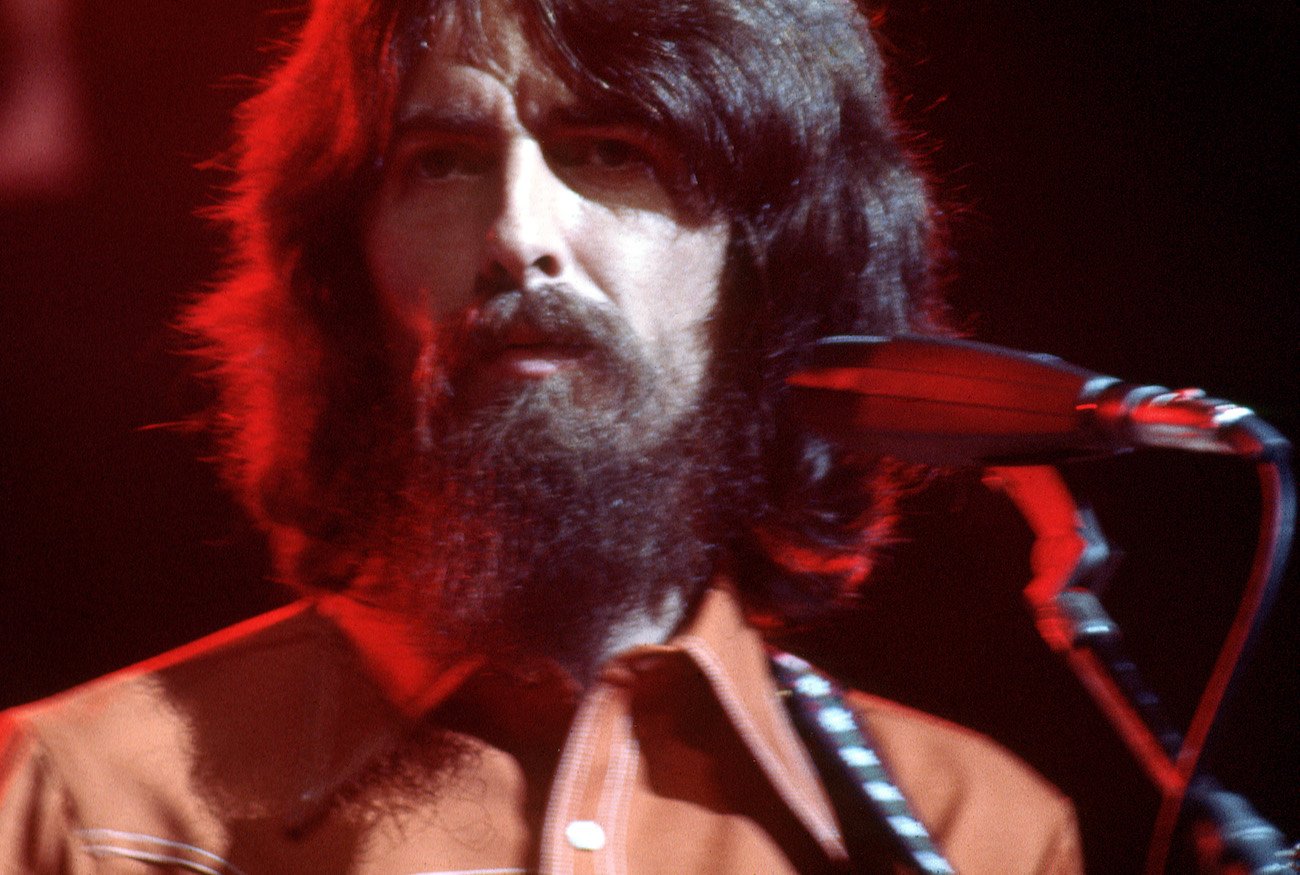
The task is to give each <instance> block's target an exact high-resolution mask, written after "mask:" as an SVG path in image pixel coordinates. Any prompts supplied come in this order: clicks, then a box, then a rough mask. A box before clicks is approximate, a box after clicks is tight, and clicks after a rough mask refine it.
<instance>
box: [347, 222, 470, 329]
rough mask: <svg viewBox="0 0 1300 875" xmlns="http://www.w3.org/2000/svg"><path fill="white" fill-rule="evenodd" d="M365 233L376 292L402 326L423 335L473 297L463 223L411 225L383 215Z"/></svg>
mask: <svg viewBox="0 0 1300 875" xmlns="http://www.w3.org/2000/svg"><path fill="white" fill-rule="evenodd" d="M377 212H378V214H377V215H375V216H374V217H372V218H371V219H370V220H368V222H367V225H366V229H365V254H366V264H367V267H368V268H369V271H370V277H371V280H372V281H373V283H374V286H375V291H376V292H377V293H378V295H379V296H380V298H381V300H382V301H383V303H384V304H385V306H386V307H387V308H388V310H389V311H390V312H391V314H392V315H393V316H394V317H396V318H397V319H398V320H400V321H401V322H402V323H403V324H406V325H407V326H408V327H410V328H412V329H414V330H421V331H424V330H427V329H428V328H429V327H430V326H431V325H432V323H434V322H437V321H438V320H439V319H440V318H441V317H443V316H445V315H447V314H449V313H453V312H457V311H458V310H459V309H460V308H462V307H464V306H466V305H467V303H468V302H469V300H470V298H471V297H472V294H473V287H474V274H473V264H474V260H473V257H472V255H473V246H472V244H473V240H472V238H471V236H470V235H469V234H468V233H467V232H465V230H464V228H463V223H457V222H445V223H436V222H429V221H424V222H411V221H405V220H404V217H403V216H402V215H401V214H394V213H392V212H385V211H383V210H382V209H381V210H379V211H377Z"/></svg>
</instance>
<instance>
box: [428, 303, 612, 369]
mask: <svg viewBox="0 0 1300 875" xmlns="http://www.w3.org/2000/svg"><path fill="white" fill-rule="evenodd" d="M631 340H632V337H631V330H630V328H629V327H628V326H627V324H626V323H625V322H624V321H623V319H622V318H621V317H620V316H619V315H618V314H617V313H615V312H614V311H613V310H612V309H611V308H607V307H602V306H600V305H599V304H597V303H595V302H593V301H590V300H588V299H586V298H583V297H582V296H581V295H580V294H579V293H578V292H577V291H576V290H574V289H573V288H572V287H570V286H568V285H566V284H562V283H551V284H546V285H538V286H530V287H528V288H524V289H518V290H512V291H508V292H502V293H498V294H496V295H493V296H492V297H491V298H490V299H489V300H488V301H486V302H485V303H484V304H483V305H482V306H479V307H476V308H473V309H471V310H470V311H469V312H468V313H467V314H466V315H465V317H464V319H462V320H461V322H460V324H459V326H457V328H456V330H455V331H454V334H453V336H452V337H450V338H448V339H447V345H446V347H445V348H446V350H447V351H448V353H449V354H450V355H449V358H450V360H451V361H450V364H451V377H452V381H453V383H454V382H455V381H456V378H457V375H458V374H462V373H463V372H464V371H466V370H468V369H472V368H473V367H474V366H475V365H477V364H481V363H483V362H486V361H488V360H490V359H491V358H492V357H493V356H496V355H499V354H500V353H502V352H504V351H505V350H507V349H510V348H511V347H519V346H533V345H538V346H540V345H547V346H565V347H574V348H580V349H582V350H584V351H585V352H586V353H587V354H588V355H592V356H595V357H596V359H597V360H598V361H597V362H595V364H597V365H598V366H599V365H600V364H601V363H602V362H601V361H599V360H602V359H603V360H604V361H603V363H604V364H606V365H616V364H618V363H619V362H620V361H623V360H625V359H626V358H627V355H628V353H629V351H630V350H631V349H633V348H634V345H632V344H631V343H630V341H631Z"/></svg>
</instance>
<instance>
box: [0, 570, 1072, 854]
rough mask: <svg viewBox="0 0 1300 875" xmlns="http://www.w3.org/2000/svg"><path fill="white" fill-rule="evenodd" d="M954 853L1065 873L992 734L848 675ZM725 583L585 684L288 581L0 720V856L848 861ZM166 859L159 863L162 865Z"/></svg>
mask: <svg viewBox="0 0 1300 875" xmlns="http://www.w3.org/2000/svg"><path fill="white" fill-rule="evenodd" d="M850 701H851V704H852V705H853V706H854V707H855V709H856V710H857V711H858V713H859V716H860V717H861V718H862V719H863V720H864V722H865V723H866V724H867V726H868V729H869V731H870V733H871V735H872V736H873V738H874V739H875V740H876V743H877V745H878V748H879V752H880V754H881V756H882V758H883V759H884V760H885V762H886V764H887V766H888V767H889V769H890V771H891V772H892V774H893V776H894V777H895V778H896V780H897V783H898V784H899V785H900V786H901V787H902V788H903V790H904V792H905V794H906V795H907V797H908V798H909V800H910V801H911V803H912V806H913V809H914V811H915V813H916V814H917V816H918V817H919V818H920V819H921V820H922V821H923V822H924V823H925V824H926V825H927V826H928V827H929V829H930V831H931V834H932V835H933V837H934V838H935V840H936V842H937V843H938V844H939V846H940V847H941V848H942V849H943V851H944V852H945V854H946V855H947V857H948V859H949V860H950V861H951V862H952V863H953V864H954V865H955V867H956V869H957V871H958V872H961V873H990V875H991V873H997V875H1014V873H1031V872H1033V873H1076V872H1081V871H1082V866H1081V863H1080V860H1079V848H1078V838H1077V833H1076V830H1075V824H1074V819H1073V813H1072V809H1071V807H1070V805H1069V803H1068V801H1067V800H1065V799H1064V798H1063V797H1062V796H1061V795H1060V794H1059V793H1057V792H1056V791H1055V790H1054V789H1053V788H1051V787H1050V786H1049V785H1047V784H1046V783H1045V782H1044V781H1043V780H1042V779H1041V778H1039V777H1038V776H1037V775H1035V774H1033V773H1032V772H1031V771H1030V770H1029V769H1028V768H1026V767H1025V766H1024V765H1023V764H1021V763H1020V762H1019V761H1018V760H1016V759H1015V758H1013V757H1012V756H1011V755H1009V754H1008V753H1006V752H1005V751H1003V750H1001V749H1000V748H998V747H997V746H996V745H994V744H993V743H991V742H989V741H988V740H986V739H984V738H982V737H980V736H977V735H975V734H973V733H970V732H967V731H965V730H962V729H960V728H957V727H954V726H952V725H950V724H947V723H944V722H942V721H938V720H935V719H933V718H929V717H926V716H923V715H919V714H917V713H916V712H913V711H910V710H908V709H904V708H902V707H900V706H897V705H894V704H891V703H888V702H884V701H882V700H879V699H874V698H870V697H866V696H859V695H854V696H853V697H852V698H851V700H850ZM845 865H846V863H845V851H844V847H843V842H842V839H841V836H840V831H839V827H838V825H837V823H836V819H835V814H834V812H833V810H832V808H831V805H830V801H829V799H828V797H827V795H826V792H825V790H824V789H823V787H822V783H821V781H820V779H819V777H818V776H817V774H816V772H815V770H814V767H813V765H812V762H811V759H810V757H809V755H808V753H807V751H806V750H805V749H804V746H803V744H802V743H801V741H800V739H799V737H798V735H797V734H796V732H795V730H794V728H793V726H792V724H791V722H790V719H789V716H788V714H787V712H786V709H785V706H784V703H783V702H782V701H781V698H780V695H779V693H778V690H777V688H776V686H775V684H774V683H773V681H772V678H771V673H770V668H769V665H768V659H767V654H766V652H765V650H764V647H763V644H762V640H761V638H760V637H759V635H758V633H757V632H756V631H754V630H753V629H752V628H751V627H749V626H748V625H747V624H746V623H745V622H744V619H743V617H742V614H741V611H740V608H739V605H738V603H737V601H736V598H735V597H734V595H733V594H732V593H731V592H730V591H729V590H728V589H727V588H725V587H719V588H715V589H712V590H710V591H709V592H708V593H707V594H706V595H705V596H704V598H703V600H702V603H701V605H700V606H699V608H698V609H697V611H696V612H695V614H694V616H693V617H692V619H691V620H690V621H689V622H688V623H687V625H686V626H685V627H684V628H683V629H682V631H681V632H680V633H679V634H678V635H676V636H674V637H673V639H672V640H670V641H669V642H668V643H667V644H665V645H662V646H655V647H643V648H637V649H635V650H632V651H629V652H627V653H625V654H622V655H621V656H619V657H618V658H616V659H614V660H612V661H611V663H610V664H609V665H608V666H606V668H605V669H604V671H603V672H602V674H601V675H600V677H599V679H598V680H597V681H596V682H595V683H593V684H592V685H591V686H590V687H589V688H588V689H587V690H586V691H585V692H584V691H579V690H577V689H576V688H574V687H573V685H571V684H567V683H566V682H565V681H564V680H563V679H562V678H560V677H559V676H558V675H547V674H545V673H540V674H538V675H537V676H535V677H530V678H526V679H524V680H522V681H520V680H519V679H516V678H507V677H504V676H501V675H499V674H497V673H494V672H492V671H491V670H489V669H485V668H483V667H482V666H480V665H478V664H474V663H463V662H462V663H453V664H448V665H432V664H426V663H422V662H420V661H419V660H413V659H412V658H411V654H410V653H409V652H407V650H406V648H405V646H404V645H403V644H402V643H401V642H400V640H396V641H395V640H394V639H393V637H392V635H391V633H390V634H388V635H385V626H384V624H383V623H382V622H379V621H376V619H375V618H374V617H373V616H371V615H369V614H368V613H367V612H366V611H365V610H364V609H357V608H356V606H355V605H354V603H351V602H350V600H348V599H345V598H344V597H337V596H336V597H327V598H324V599H321V600H318V601H313V602H302V603H299V604H296V605H293V606H290V607H288V608H285V609H282V610H280V611H276V612H273V613H271V614H268V615H265V616H263V617H259V618H256V619H254V620H251V621H248V622H246V623H242V624H239V625H237V626H235V627H232V628H231V629H228V630H226V631H224V632H221V633H218V634H217V635H214V636H211V637H210V638H206V639H203V640H202V641H199V642H196V643H195V644H193V645H190V646H188V647H186V648H182V649H181V650H179V651H176V652H174V653H172V654H168V655H166V656H163V657H159V658H157V659H155V660H151V661H149V662H147V663H144V664H142V665H140V666H137V667H135V668H131V669H127V670H125V671H123V672H119V673H117V674H114V675H111V676H109V677H107V678H103V679H101V680H98V681H95V682H92V683H90V684H87V685H85V686H84V687H80V688H78V689H75V690H73V691H70V692H68V693H65V694H63V695H61V696H57V697H55V698H53V699H50V700H47V701H45V702H41V703H37V704H35V705H30V706H27V707H25V708H21V709H15V710H14V711H11V712H8V713H7V714H6V715H4V717H3V719H2V720H0V872H2V873H5V875H10V873H15V875H16V873H44V872H50V873H54V872H59V873H90V872H95V873H107V872H112V873H119V872H120V873H140V875H145V873H149V872H156V871H189V872H203V873H222V875H232V873H243V875H259V873H266V875H278V873H293V872H310V873H344V872H347V873H353V875H416V873H482V875H488V873H496V875H504V873H522V872H532V871H540V872H546V873H570V872H572V873H627V875H632V873H665V875H667V873H672V875H681V873H697V872H700V873H705V872H719V873H763V875H769V873H771V875H775V873H787V872H803V873H816V872H834V871H844V870H845V869H844V867H845ZM169 867H170V868H169Z"/></svg>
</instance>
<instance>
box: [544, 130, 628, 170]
mask: <svg viewBox="0 0 1300 875" xmlns="http://www.w3.org/2000/svg"><path fill="white" fill-rule="evenodd" d="M546 151H547V153H548V156H549V157H550V159H551V161H552V162H554V163H555V165H556V166H558V167H562V168H566V169H570V170H582V169H590V170H597V171H601V170H618V171H624V170H627V171H631V170H636V171H649V170H652V169H653V168H654V159H653V158H652V157H651V155H650V154H649V152H647V151H646V150H645V149H643V148H641V147H640V146H639V145H637V144H636V143H633V142H632V141H630V140H626V139H620V138H617V137H568V138H565V139H562V140H559V141H558V142H554V143H551V144H549V146H548V147H547V150H546Z"/></svg>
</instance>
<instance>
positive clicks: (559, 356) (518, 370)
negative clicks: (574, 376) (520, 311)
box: [482, 323, 591, 379]
mask: <svg viewBox="0 0 1300 875" xmlns="http://www.w3.org/2000/svg"><path fill="white" fill-rule="evenodd" d="M590 350H591V347H590V345H589V344H588V343H584V342H579V341H577V340H575V339H571V338H565V337H560V336H557V335H555V334H551V333H548V332H545V331H542V330H540V329H538V328H536V327H535V326H533V325H530V324H527V323H516V324H515V325H512V326H511V327H510V328H509V329H507V330H506V331H505V332H504V333H503V335H502V336H501V337H500V338H499V339H497V342H496V343H493V344H492V346H491V348H489V349H487V350H484V353H485V355H484V356H483V358H482V361H483V364H484V370H485V372H486V373H487V374H488V375H490V376H491V377H495V378H498V379H511V378H516V379H518V378H523V379H540V378H542V377H546V376H549V375H551V374H553V373H555V372H556V371H558V370H560V369H561V368H563V367H566V366H569V365H572V364H574V363H575V362H577V361H578V360H579V359H581V358H582V357H584V356H585V355H586V354H587V353H588V352H590Z"/></svg>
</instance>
